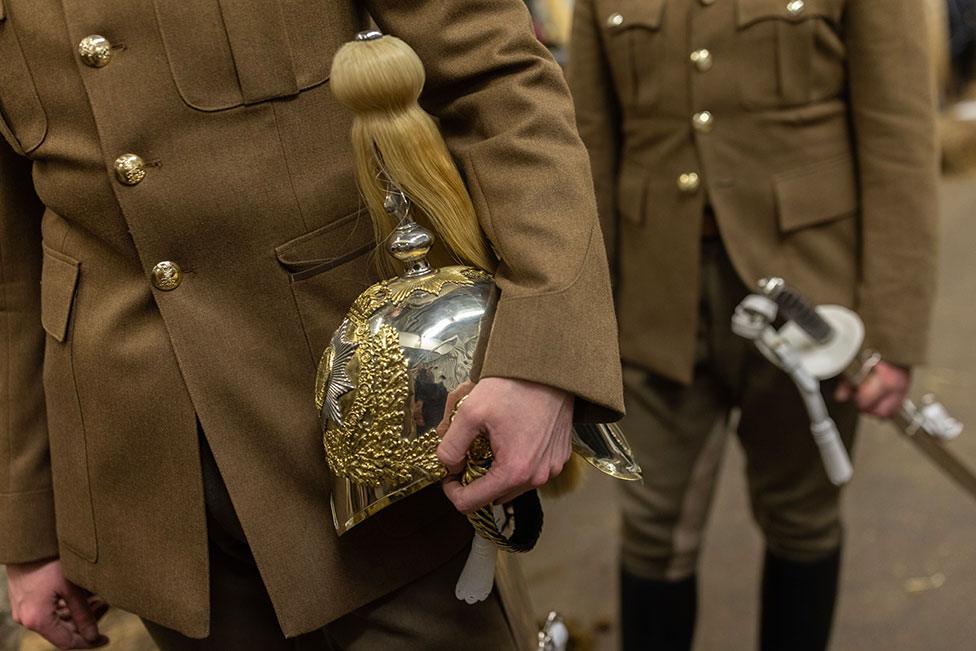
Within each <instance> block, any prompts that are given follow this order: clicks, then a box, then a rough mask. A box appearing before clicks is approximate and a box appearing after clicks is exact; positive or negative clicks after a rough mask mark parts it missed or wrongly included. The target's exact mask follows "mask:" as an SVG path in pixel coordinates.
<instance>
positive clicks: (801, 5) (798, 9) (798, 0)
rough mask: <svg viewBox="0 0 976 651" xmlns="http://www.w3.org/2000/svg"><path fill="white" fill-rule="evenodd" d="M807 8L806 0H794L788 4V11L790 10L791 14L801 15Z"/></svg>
mask: <svg viewBox="0 0 976 651" xmlns="http://www.w3.org/2000/svg"><path fill="white" fill-rule="evenodd" d="M806 8H807V3H806V2H804V0H792V2H790V3H789V4H788V5H786V11H788V12H789V13H790V15H791V16H799V15H800V14H802V13H803V10H804V9H806Z"/></svg>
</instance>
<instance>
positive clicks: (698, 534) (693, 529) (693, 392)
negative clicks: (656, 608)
mask: <svg viewBox="0 0 976 651" xmlns="http://www.w3.org/2000/svg"><path fill="white" fill-rule="evenodd" d="M701 274H702V275H701V290H702V293H701V305H700V317H699V323H698V339H697V351H696V367H695V376H694V381H693V383H692V384H691V385H690V386H684V385H681V384H678V383H675V382H671V381H669V380H666V379H664V378H661V377H659V376H657V375H655V374H653V373H649V372H647V371H645V370H642V369H638V368H634V367H625V368H624V386H625V391H626V397H627V417H626V418H625V420H624V421H623V428H624V431H625V432H626V434H627V436H628V438H629V440H630V442H631V444H632V446H633V448H634V452H635V453H636V455H637V458H638V460H639V461H640V463H641V465H642V466H643V469H644V483H643V485H641V484H633V483H621V491H622V504H623V515H624V518H623V519H624V525H623V542H622V562H623V566H624V568H625V569H626V570H627V571H629V572H630V573H632V574H635V575H637V576H641V577H644V578H649V579H657V580H680V579H683V578H685V577H687V576H690V575H691V574H692V573H694V572H695V570H696V566H697V562H698V556H699V551H700V549H701V545H702V532H703V530H704V527H705V524H706V519H707V517H708V512H709V508H710V504H711V500H712V495H713V492H714V487H715V483H716V478H717V475H718V471H719V468H720V466H721V460H722V454H723V451H724V449H725V444H726V440H727V438H728V436H729V434H730V433H731V432H735V433H736V434H737V435H738V440H739V443H740V445H741V446H742V449H743V451H744V453H745V457H746V468H745V471H746V475H747V478H748V485H749V495H750V499H751V505H752V514H753V517H754V519H755V521H756V523H757V524H758V525H759V527H760V529H761V530H762V532H763V534H764V536H765V540H766V544H767V546H768V547H769V549H770V550H771V551H772V552H773V553H776V554H778V555H780V556H783V557H785V558H788V559H794V560H801V561H802V560H812V559H815V558H818V557H820V556H823V555H825V554H827V553H829V552H831V551H833V550H835V549H837V548H838V547H839V546H840V543H841V535H842V531H841V519H840V490H839V489H838V488H837V487H835V486H833V485H832V484H831V483H830V482H829V481H828V479H827V476H826V474H825V472H824V469H823V465H822V463H821V461H820V455H819V453H818V451H817V447H816V444H815V443H814V441H813V438H812V435H811V433H810V425H809V421H808V420H807V415H806V411H805V409H804V407H803V403H802V401H801V398H800V395H799V393H798V392H797V389H796V387H795V386H794V385H793V383H792V381H791V380H790V378H789V377H788V376H787V375H786V374H785V373H784V372H782V371H781V370H779V369H778V368H776V367H774V366H773V365H772V364H771V363H770V362H768V361H767V360H766V359H765V358H763V357H762V356H761V355H760V354H759V353H758V352H757V351H756V350H755V348H754V347H753V344H752V343H751V342H749V341H746V340H745V339H742V338H739V337H738V336H736V335H735V334H733V332H732V330H731V319H732V313H733V311H734V309H735V307H736V305H737V304H738V303H739V301H740V300H741V299H742V298H744V297H745V296H746V294H747V293H748V290H747V289H746V287H745V286H744V285H743V283H742V281H741V280H739V278H738V276H737V275H736V273H735V271H734V269H733V268H732V265H731V263H730V261H729V259H728V257H727V255H726V253H725V250H724V248H723V247H722V245H721V243H720V242H719V241H718V240H717V239H715V240H708V241H705V242H703V250H702V264H701ZM835 386H836V384H835V383H834V382H826V383H824V384H823V386H822V390H823V393H824V396H825V397H826V398H827V404H828V408H829V409H830V413H831V415H832V416H833V418H834V421H835V422H836V423H837V427H838V429H839V430H840V433H841V437H842V438H843V439H844V442H845V443H846V444H847V447H848V449H850V447H851V444H852V442H853V439H854V432H855V429H856V426H857V411H856V409H855V408H854V406H853V405H851V404H837V403H835V402H834V401H833V400H832V394H833V391H834V388H835ZM736 416H738V417H737V418H736Z"/></svg>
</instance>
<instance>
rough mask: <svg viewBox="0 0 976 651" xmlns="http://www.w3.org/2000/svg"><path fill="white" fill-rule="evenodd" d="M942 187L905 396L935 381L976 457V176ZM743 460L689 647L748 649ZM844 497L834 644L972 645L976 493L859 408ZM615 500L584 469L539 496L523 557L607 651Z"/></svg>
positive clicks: (725, 481) (722, 488) (713, 536)
mask: <svg viewBox="0 0 976 651" xmlns="http://www.w3.org/2000/svg"><path fill="white" fill-rule="evenodd" d="M942 198H943V215H944V217H943V222H942V249H941V258H940V259H941V284H940V293H939V298H938V301H937V304H936V308H935V322H934V331H933V334H932V355H931V366H929V367H927V368H924V369H919V371H918V373H917V374H916V378H915V389H914V391H913V394H914V395H916V396H920V395H922V394H924V393H926V392H929V391H932V392H935V393H937V394H938V395H939V397H940V398H941V400H942V401H943V402H944V403H945V404H946V405H947V406H949V408H950V410H951V411H952V412H953V413H954V415H955V416H956V417H957V418H959V419H961V420H963V421H964V422H966V423H968V424H969V425H970V431H968V432H967V433H964V434H963V436H962V438H960V439H958V440H957V441H955V442H953V444H952V448H953V449H954V450H956V451H957V452H958V453H959V454H961V455H963V456H964V457H965V458H966V459H967V460H968V461H969V463H970V465H971V466H973V467H974V468H976V343H974V342H976V318H974V311H973V303H974V300H976V255H974V253H976V252H974V245H976V219H974V217H976V215H974V210H976V177H967V178H954V179H949V180H946V181H945V182H944V184H943V192H942ZM906 318H911V316H910V315H906ZM742 468H743V458H742V455H741V453H740V451H739V449H738V445H737V444H732V445H730V446H729V447H728V449H727V457H726V459H725V462H724V466H723V469H722V478H721V482H720V484H719V488H718V494H717V497H716V502H715V504H714V506H713V510H712V517H711V522H710V526H709V530H708V533H707V538H706V548H705V554H704V559H703V567H702V569H701V576H702V584H701V609H700V619H699V629H698V636H697V643H696V650H697V651H713V650H714V651H718V650H723V651H725V650H734V651H737V650H740V649H742V650H747V649H752V648H755V643H756V621H757V617H758V612H757V600H758V577H759V561H760V557H761V553H762V544H761V540H760V538H759V536H758V534H757V532H756V529H755V527H754V526H753V525H752V522H751V516H750V513H749V507H748V500H747V497H746V490H745V483H744V481H743V473H742ZM845 499H846V501H845V510H846V515H847V532H848V544H847V548H846V550H845V556H844V566H845V569H844V579H843V586H842V595H841V603H840V606H839V611H838V618H837V624H836V628H835V634H834V642H833V647H832V648H833V649H834V651H848V650H851V651H853V650H858V651H864V650H874V649H878V650H881V649H883V650H885V651H916V650H921V649H926V650H928V649H937V650H939V651H956V650H959V651H963V650H972V649H976V616H974V610H973V608H974V603H976V500H973V499H972V498H970V497H968V496H967V495H966V494H964V493H963V492H962V491H960V490H959V489H957V488H956V486H955V485H954V484H952V483H951V482H950V480H948V479H946V478H945V477H943V476H942V475H941V474H940V473H939V471H938V470H937V469H936V468H935V467H934V466H933V465H932V464H931V463H930V462H929V461H928V460H927V459H926V458H925V457H923V456H922V455H921V454H919V453H918V452H917V451H916V450H915V448H914V447H913V446H912V445H911V444H910V443H908V442H907V441H905V440H902V439H901V438H900V437H899V435H898V434H897V433H896V432H895V431H894V430H893V429H891V426H890V425H886V424H883V423H879V422H877V421H867V420H866V421H865V422H864V424H863V426H862V428H861V433H860V436H859V440H858V444H857V450H856V458H855V478H854V481H853V483H852V484H851V486H850V488H849V489H848V491H847V494H846V498H845ZM613 503H614V486H613V482H612V481H610V480H605V479H603V478H601V477H599V476H596V475H595V474H593V473H591V474H590V475H589V483H588V485H587V487H586V488H585V490H584V491H583V492H582V494H578V495H576V496H573V497H570V498H565V499H563V500H559V501H554V502H551V503H548V504H547V505H546V531H545V532H544V533H543V537H542V541H541V542H540V544H539V546H538V548H537V550H536V551H534V552H533V553H532V554H530V555H529V556H528V557H527V558H526V559H525V561H526V562H525V569H526V574H527V576H528V578H529V581H530V584H531V585H532V586H533V587H532V590H533V599H534V602H535V603H534V605H535V607H536V609H537V610H538V615H539V616H540V617H541V616H543V615H544V614H545V611H546V610H548V609H556V610H559V611H561V612H562V613H563V614H565V615H566V616H567V617H568V619H569V620H570V622H571V623H573V624H575V631H576V632H577V633H578V634H581V635H582V637H583V638H585V641H586V646H587V647H589V648H593V649H598V650H601V651H602V650H610V649H616V644H617V632H616V628H615V612H616V591H617V587H616V547H617V528H618V519H617V515H616V513H615V510H614V507H613Z"/></svg>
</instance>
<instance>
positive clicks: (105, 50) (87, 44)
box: [78, 34, 112, 68]
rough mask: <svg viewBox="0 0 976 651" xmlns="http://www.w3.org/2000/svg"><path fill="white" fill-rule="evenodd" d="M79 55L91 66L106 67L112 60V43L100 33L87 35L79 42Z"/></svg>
mask: <svg viewBox="0 0 976 651" xmlns="http://www.w3.org/2000/svg"><path fill="white" fill-rule="evenodd" d="M78 56H80V57H81V60H82V62H83V63H84V64H85V65H86V66H88V67H90V68H104V67H105V66H107V65H108V62H109V61H111V60H112V44H111V43H109V41H108V39H107V38H105V37H104V36H99V35H98V34H92V35H91V36H86V37H85V38H83V39H81V43H79V44H78Z"/></svg>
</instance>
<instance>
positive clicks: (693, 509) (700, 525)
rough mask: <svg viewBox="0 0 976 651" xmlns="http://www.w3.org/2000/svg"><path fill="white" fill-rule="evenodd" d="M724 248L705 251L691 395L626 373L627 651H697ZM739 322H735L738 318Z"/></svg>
mask: <svg viewBox="0 0 976 651" xmlns="http://www.w3.org/2000/svg"><path fill="white" fill-rule="evenodd" d="M720 261H721V247H720V245H719V244H718V243H717V241H716V242H712V243H708V244H706V245H703V250H702V267H701V289H702V292H701V303H700V316H699V322H698V332H697V343H696V360H695V361H696V367H695V376H694V380H693V382H692V384H691V385H690V386H682V385H679V384H677V383H674V382H670V381H667V380H665V379H663V378H660V377H658V376H656V375H654V374H649V373H646V372H643V371H641V370H639V369H635V368H629V367H625V368H624V389H625V392H626V398H627V417H626V418H625V420H624V421H623V423H622V426H623V428H624V431H625V432H626V434H627V435H628V438H629V439H630V442H631V444H632V446H633V448H634V452H635V454H636V455H637V459H638V461H639V462H640V463H641V465H642V467H643V469H644V482H643V484H622V485H621V486H620V490H621V495H622V500H621V504H622V511H623V535H622V550H621V562H622V568H621V638H622V640H623V642H624V648H625V649H651V650H653V649H680V650H684V649H689V648H690V647H691V644H692V638H693V633H694V625H695V617H696V611H697V586H696V576H695V572H696V568H697V564H698V556H699V551H700V549H701V545H702V532H703V529H704V526H705V523H706V519H707V516H708V510H709V507H710V504H711V500H712V495H713V493H714V488H715V483H716V478H717V475H718V470H719V466H720V462H721V459H722V453H723V451H724V447H725V440H726V431H727V427H726V423H725V419H726V417H727V415H728V405H729V404H730V402H731V398H732V393H731V392H730V391H729V385H728V383H727V382H726V381H725V377H724V374H723V372H722V371H721V369H722V367H723V366H725V365H727V364H728V363H729V359H731V358H734V357H735V354H736V349H735V348H734V347H731V348H730V347H729V346H728V345H727V344H728V343H729V342H728V340H727V333H728V331H729V324H728V320H727V319H725V317H724V316H723V317H721V318H719V319H718V321H717V320H716V314H717V312H721V311H722V306H721V302H722V295H721V289H722V287H721V271H722V269H721V268H720V265H719V264H718V263H719V262H720ZM730 316H731V315H730Z"/></svg>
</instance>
